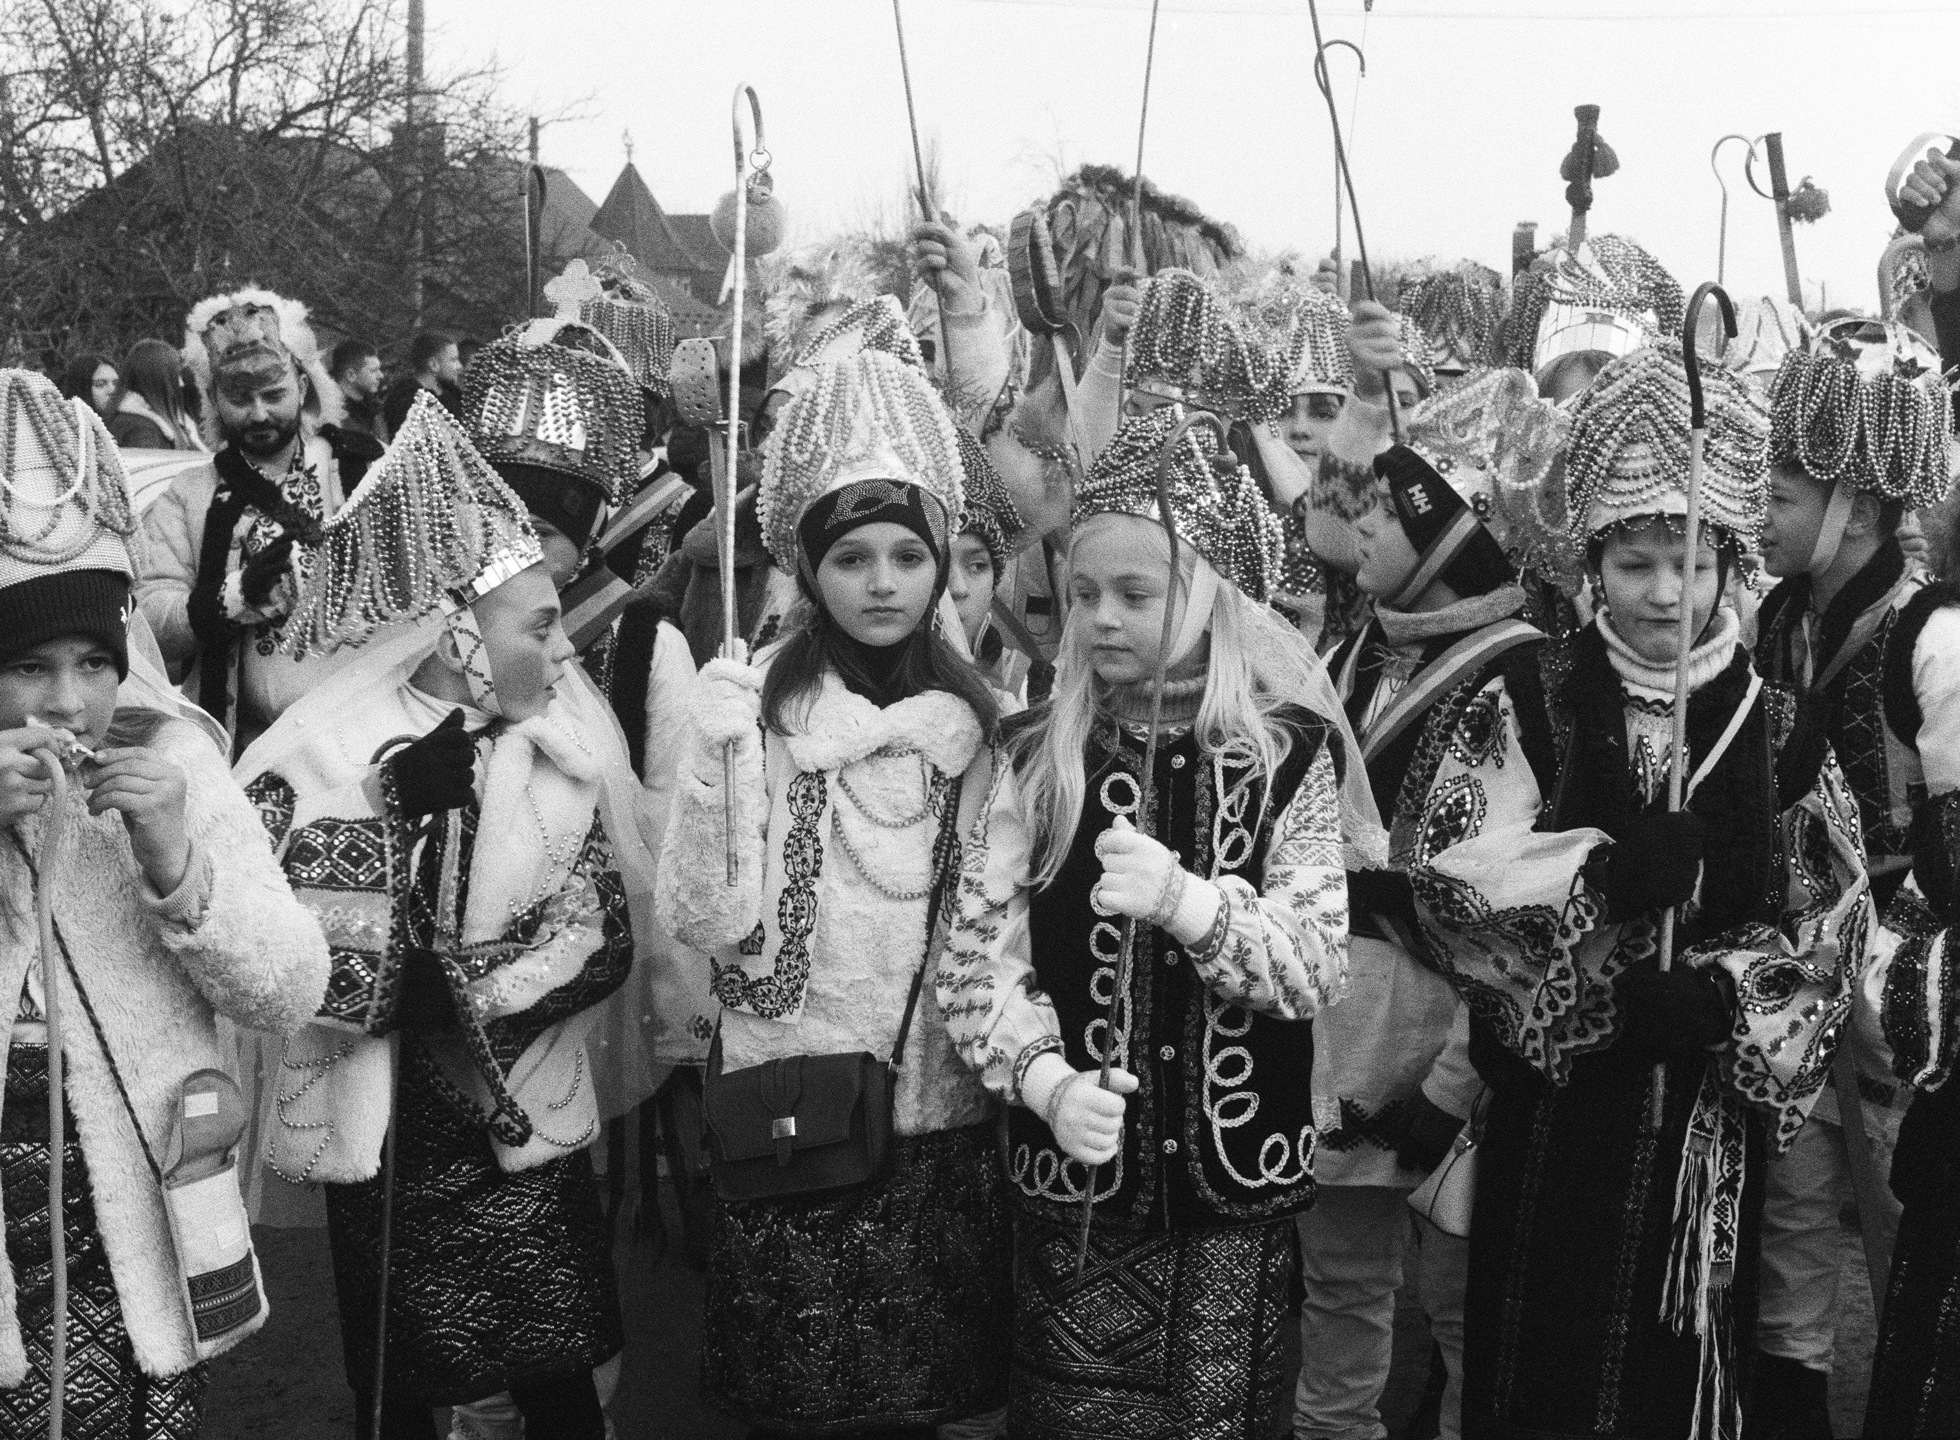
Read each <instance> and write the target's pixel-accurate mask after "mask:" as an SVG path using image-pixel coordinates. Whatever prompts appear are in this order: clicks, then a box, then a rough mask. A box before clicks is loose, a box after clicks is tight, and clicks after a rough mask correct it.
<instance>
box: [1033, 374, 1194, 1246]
mask: <svg viewBox="0 0 1960 1440" xmlns="http://www.w3.org/2000/svg"><path fill="white" fill-rule="evenodd" d="M1194 425H1205V426H1209V427H1210V428H1211V430H1212V432H1213V434H1215V435H1216V436H1217V437H1218V450H1219V453H1220V454H1221V455H1223V454H1225V453H1227V452H1229V450H1230V448H1231V446H1230V441H1229V439H1228V438H1227V435H1226V431H1225V422H1224V421H1223V420H1220V419H1219V418H1218V417H1217V416H1216V415H1213V414H1211V413H1210V412H1209V411H1204V410H1195V411H1192V412H1191V413H1189V414H1187V415H1185V416H1184V417H1183V418H1182V419H1181V420H1179V421H1178V425H1177V428H1176V429H1175V430H1173V431H1171V433H1170V438H1169V439H1167V440H1165V441H1164V448H1163V449H1162V450H1160V451H1158V452H1157V519H1158V521H1159V523H1160V524H1162V526H1163V527H1164V538H1165V539H1166V540H1167V541H1169V542H1170V570H1169V572H1168V579H1167V581H1166V584H1165V587H1164V623H1163V629H1162V633H1161V634H1160V635H1159V636H1158V642H1157V662H1156V664H1155V666H1154V667H1153V668H1152V670H1151V675H1150V734H1149V736H1148V737H1147V738H1146V739H1145V740H1144V745H1143V774H1142V775H1141V777H1139V779H1138V782H1137V808H1136V813H1137V814H1138V815H1142V816H1148V815H1150V814H1151V813H1152V806H1151V800H1152V798H1153V792H1154V791H1155V789H1156V775H1157V732H1158V731H1159V730H1160V729H1161V728H1162V726H1163V720H1164V667H1165V666H1166V665H1167V664H1168V663H1169V661H1170V654H1171V642H1172V640H1173V638H1174V637H1175V635H1176V633H1177V626H1178V621H1179V618H1180V616H1179V609H1180V607H1179V606H1178V605H1177V604H1176V603H1175V602H1176V599H1177V593H1178V587H1179V583H1180V580H1181V576H1182V572H1181V571H1180V569H1179V567H1178V539H1177V521H1176V518H1175V517H1174V516H1173V515H1172V513H1171V502H1170V493H1169V486H1170V462H1171V458H1172V457H1173V456H1174V455H1176V454H1177V448H1178V446H1180V445H1185V444H1189V445H1191V446H1192V447H1193V448H1194V449H1195V448H1197V441H1196V440H1194V439H1192V438H1191V429H1192V427H1193V426H1194ZM1200 458H1202V454H1201V455H1200ZM1187 598H1188V597H1187ZM1118 823H1119V824H1122V822H1120V821H1119V822H1118ZM1124 831H1128V832H1129V833H1128V835H1127V837H1125V836H1124V833H1123V832H1124ZM1142 843H1147V844H1149V845H1152V846H1155V847H1156V848H1157V849H1158V850H1159V851H1163V852H1164V854H1166V855H1168V854H1169V852H1168V851H1164V847H1163V846H1161V845H1158V844H1157V842H1156V841H1155V840H1151V839H1150V838H1149V837H1148V836H1144V835H1140V834H1138V833H1136V832H1135V831H1134V830H1131V829H1130V827H1129V826H1128V825H1127V824H1122V828H1121V829H1120V830H1119V829H1117V828H1115V827H1112V828H1111V833H1110V834H1109V835H1106V836H1104V837H1103V838H1102V839H1101V840H1099V841H1098V842H1097V846H1096V851H1097V854H1098V855H1099V856H1100V857H1101V858H1102V861H1103V878H1102V879H1101V880H1099V881H1098V882H1097V883H1096V890H1097V892H1098V893H1099V898H1100V899H1101V901H1102V903H1103V906H1104V908H1106V909H1109V910H1112V911H1115V912H1117V913H1120V914H1122V915H1123V938H1122V943H1121V945H1120V946H1119V947H1118V949H1117V954H1116V978H1115V983H1114V984H1113V985H1111V986H1110V990H1109V1008H1108V1010H1107V1011H1106V1012H1105V1014H1104V1016H1103V1025H1102V1072H1101V1076H1100V1079H1099V1081H1098V1084H1099V1086H1100V1088H1101V1089H1103V1090H1106V1091H1108V1090H1113V1091H1114V1092H1115V1093H1116V1094H1117V1095H1127V1094H1128V1093H1129V1092H1130V1091H1132V1090H1134V1089H1136V1087H1137V1081H1136V1077H1135V1076H1133V1075H1129V1074H1127V1073H1126V1072H1123V1071H1121V1070H1117V1069H1114V1068H1113V1063H1112V1062H1113V1061H1114V1059H1115V1055H1116V1050H1117V1046H1118V1043H1119V1042H1118V1040H1117V1032H1116V1022H1117V1017H1118V1016H1119V1015H1120V1014H1121V1012H1122V1006H1123V999H1124V997H1125V996H1127V995H1128V994H1129V993H1130V960H1131V957H1132V955H1133V954H1134V952H1135V949H1136V935H1137V921H1138V919H1139V918H1147V917H1149V916H1151V915H1152V914H1153V913H1154V901H1155V898H1156V897H1155V894H1154V892H1153V896H1152V901H1151V902H1149V904H1150V908H1145V907H1144V906H1143V905H1139V906H1138V907H1137V908H1135V909H1133V910H1124V909H1122V907H1120V906H1118V905H1117V904H1115V903H1114V901H1113V899H1112V891H1111V889H1110V886H1111V884H1112V876H1111V873H1110V868H1111V867H1110V860H1111V856H1112V855H1120V856H1121V857H1122V858H1121V859H1120V860H1119V862H1118V864H1119V867H1121V866H1128V867H1130V868H1131V869H1133V870H1134V869H1137V868H1141V863H1142V862H1141V859H1140V857H1141V856H1142V853H1143V852H1142V850H1141V848H1140V846H1141V844H1142ZM1178 873H1180V874H1181V873H1182V872H1181V871H1180V872H1178ZM1172 878H1173V879H1175V878H1176V876H1175V875H1174V876H1173V877H1172ZM1115 883H1116V885H1117V889H1116V891H1115V892H1114V893H1115V894H1119V895H1123V896H1126V897H1127V896H1128V894H1129V893H1130V891H1131V890H1132V889H1135V888H1136V882H1135V881H1134V878H1133V877H1131V876H1127V875H1126V876H1125V877H1123V878H1121V879H1118V880H1116V882H1115ZM1158 884H1159V886H1160V888H1161V886H1162V884H1163V877H1162V876H1161V874H1160V875H1159V876H1158ZM1118 1077H1120V1080H1121V1081H1126V1082H1128V1083H1127V1084H1122V1083H1120V1082H1119V1083H1112V1082H1115V1081H1117V1080H1118ZM1065 1083H1066V1082H1065ZM1070 1088H1073V1089H1075V1090H1078V1091H1079V1090H1080V1089H1081V1088H1082V1087H1080V1086H1073V1087H1070ZM1063 1098H1064V1099H1066V1096H1065V1095H1064V1097H1063ZM1051 1103H1052V1102H1051ZM1116 1103H1117V1105H1118V1106H1119V1107H1120V1106H1121V1104H1122V1102H1121V1101H1120V1100H1118V1101H1117V1102H1116ZM1078 1114H1080V1108H1077V1109H1075V1110H1072V1113H1071V1115H1070V1120H1071V1122H1073V1121H1074V1120H1075V1119H1076V1118H1077V1116H1078ZM1082 1118H1084V1119H1085V1120H1086V1119H1087V1118H1090V1117H1087V1116H1083V1117H1082ZM1117 1121H1118V1133H1119V1135H1120V1132H1121V1110H1120V1108H1119V1109H1118V1112H1117ZM1049 1128H1050V1129H1053V1128H1054V1127H1053V1125H1052V1124H1051V1126H1050V1127H1049ZM1085 1128H1087V1127H1086V1126H1085ZM1055 1138H1056V1139H1057V1140H1060V1139H1061V1138H1062V1137H1061V1135H1060V1134H1059V1133H1057V1135H1056V1137H1055ZM1109 1153H1110V1154H1111V1155H1114V1154H1115V1153H1116V1151H1115V1145H1114V1143H1112V1144H1111V1146H1110V1148H1109ZM1078 1158H1081V1157H1079V1156H1078ZM1101 1169H1102V1165H1101V1162H1100V1161H1098V1162H1095V1163H1093V1164H1091V1165H1090V1167H1089V1180H1088V1183H1087V1184H1086V1185H1085V1186H1084V1187H1083V1190H1082V1231H1081V1234H1080V1236H1079V1237H1078V1238H1077V1240H1076V1246H1075V1274H1076V1278H1077V1279H1080V1278H1081V1277H1082V1272H1083V1271H1084V1270H1085V1269H1086V1268H1087V1266H1088V1263H1089V1226H1090V1224H1091V1222H1092V1221H1093V1219H1094V1216H1095V1211H1096V1179H1097V1176H1098V1173H1099V1172H1100V1171H1101Z"/></svg>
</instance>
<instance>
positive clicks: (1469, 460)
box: [1403, 366, 1580, 589]
mask: <svg viewBox="0 0 1960 1440" xmlns="http://www.w3.org/2000/svg"><path fill="white" fill-rule="evenodd" d="M1571 429H1572V425H1571V421H1570V419H1569V418H1568V417H1567V416H1566V414H1565V413H1564V412H1563V411H1561V410H1560V409H1559V408H1558V407H1557V406H1556V405H1554V404H1552V403H1551V402H1550V401H1549V400H1544V399H1541V398H1540V397H1539V394H1538V384H1537V382H1536V381H1534V380H1533V379H1532V378H1531V377H1530V376H1529V375H1527V374H1525V373H1524V371H1522V370H1517V369H1513V368H1511V367H1509V366H1505V367H1502V368H1496V369H1489V370H1484V371H1482V372H1480V373H1479V374H1476V375H1473V376H1471V377H1469V378H1467V379H1465V380H1464V381H1463V383H1462V384H1460V385H1457V386H1455V387H1453V388H1452V389H1449V390H1446V391H1444V392H1443V393H1442V394H1440V395H1438V396H1437V397H1436V398H1435V399H1434V400H1432V401H1430V402H1429V403H1428V404H1427V405H1424V406H1423V407H1422V408H1421V409H1420V410H1419V411H1417V412H1416V414H1415V415H1414V416H1413V417H1412V418H1411V419H1410V421H1409V429H1408V434H1407V436H1406V438H1405V440H1404V442H1403V443H1405V444H1406V445H1408V447H1409V448H1410V449H1412V450H1414V451H1415V452H1416V453H1417V454H1418V455H1420V456H1421V457H1422V458H1423V460H1424V461H1426V462H1427V463H1428V465H1429V466H1430V468H1431V469H1433V470H1434V471H1435V472H1436V473H1437V474H1438V475H1439V476H1441V477H1442V479H1443V480H1444V482H1445V483H1446V484H1448V485H1449V487H1450V488H1451V489H1452V490H1454V491H1456V493H1457V494H1458V495H1460V496H1461V497H1462V498H1463V500H1464V503H1465V504H1467V505H1469V507H1470V508H1471V510H1473V511H1474V512H1475V513H1476V516H1477V518H1478V519H1479V520H1481V521H1482V522H1483V525H1484V528H1485V529H1486V530H1488V531H1490V533H1491V537H1492V538H1493V539H1495V540H1496V541H1497V543H1498V546H1499V547H1500V548H1501V549H1502V550H1503V551H1504V554H1505V556H1506V557H1507V558H1509V559H1510V561H1511V562H1512V564H1514V565H1516V566H1517V567H1518V568H1519V569H1521V570H1531V571H1535V572H1536V573H1538V574H1540V575H1542V576H1544V577H1546V578H1547V579H1550V580H1554V581H1556V582H1558V583H1559V584H1560V586H1561V587H1562V588H1568V589H1569V588H1572V587H1576V585H1577V583H1578V581H1579V578H1580V577H1579V574H1578V570H1577V567H1576V565H1575V564H1574V559H1573V555H1572V552H1571V546H1570V543H1569V542H1568V540H1567V538H1566V517H1565V491H1564V487H1563V486H1562V484H1561V483H1560V474H1559V459H1560V456H1561V454H1562V453H1563V451H1564V448H1565V445H1566V441H1567V439H1568V437H1569V436H1570V434H1571Z"/></svg>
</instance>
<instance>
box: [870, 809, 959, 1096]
mask: <svg viewBox="0 0 1960 1440" xmlns="http://www.w3.org/2000/svg"><path fill="white" fill-rule="evenodd" d="M965 783H966V777H965V776H964V775H955V776H954V777H953V779H952V782H951V783H950V784H948V785H947V787H946V793H945V794H944V796H942V797H941V804H942V805H943V806H944V807H945V808H944V809H943V810H942V811H941V812H940V816H939V834H938V836H937V837H936V838H935V839H934V840H933V842H932V849H933V856H932V888H931V889H930V890H929V891H927V892H926V953H925V954H923V955H921V956H920V957H919V968H918V969H917V970H915V971H913V972H912V989H911V991H910V992H909V993H908V994H907V995H906V997H905V1018H904V1019H903V1020H900V1021H899V1022H898V1039H897V1040H896V1041H895V1042H893V1044H892V1058H891V1059H890V1061H888V1062H887V1063H888V1064H890V1066H891V1067H892V1069H894V1070H896V1069H897V1068H898V1062H899V1060H900V1059H901V1058H902V1057H903V1056H904V1054H905V1041H906V1037H907V1036H909V1035H910V1034H911V1033H912V1015H913V1013H914V1012H915V1011H917V1010H918V1008H919V992H920V991H921V990H922V989H924V988H925V983H926V967H927V966H928V965H930V964H931V963H932V937H933V934H934V932H935V931H937V930H938V929H939V902H940V900H941V899H942V898H943V897H944V896H945V894H946V882H947V881H948V880H949V879H950V878H951V876H952V872H953V863H952V862H953V851H954V850H955V849H957V848H958V846H959V813H960V796H961V793H962V790H963V787H964V786H965Z"/></svg>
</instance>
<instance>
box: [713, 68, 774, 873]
mask: <svg viewBox="0 0 1960 1440" xmlns="http://www.w3.org/2000/svg"><path fill="white" fill-rule="evenodd" d="M744 98H746V99H747V100H748V109H749V116H750V118H751V120H752V121H753V128H754V131H755V141H754V143H753V144H751V143H749V141H747V140H746V139H745V138H744V137H743V134H742V101H743V100H744ZM729 127H730V131H731V133H732V134H733V136H734V142H735V247H734V249H735V258H734V266H733V270H732V274H733V275H734V277H735V285H734V292H735V306H734V311H733V313H732V315H731V316H730V320H729V330H728V436H727V456H728V463H727V466H726V467H725V470H724V472H723V473H724V477H725V478H724V479H723V481H722V485H721V488H720V492H719V493H718V494H716V496H715V497H714V498H715V511H716V513H717V515H718V516H719V517H720V520H721V523H720V524H719V525H718V526H716V527H715V528H716V534H715V547H716V549H717V550H718V551H719V552H720V555H719V558H720V561H721V653H722V654H723V655H724V656H726V657H727V658H729V659H731V660H732V659H734V658H735V654H736V646H737V644H738V643H739V642H738V639H737V636H736V633H735V632H736V615H735V488H736V462H737V460H738V459H739V457H740V454H741V444H742V306H743V303H744V301H745V300H746V299H747V296H748V289H749V200H750V198H751V197H750V194H749V191H750V188H751V187H752V186H753V187H758V189H759V193H758V195H757V196H756V197H755V198H757V199H758V200H760V199H766V198H767V197H768V195H769V191H770V187H771V185H772V184H773V182H772V181H771V180H770V178H769V162H770V159H771V156H770V154H769V148H768V145H767V144H766V143H765V141H764V140H763V134H762V101H761V100H760V99H759V98H758V97H757V96H756V93H755V87H754V86H752V85H750V84H749V83H748V82H747V81H744V82H742V83H741V84H739V85H737V86H736V87H735V98H734V99H733V100H732V101H731V102H730V105H729ZM721 760H722V799H723V805H724V810H723V815H724V820H725V823H726V829H727V835H728V883H729V884H730V885H733V884H734V883H735V881H736V875H737V871H738V870H739V868H740V866H739V852H738V850H737V847H736V843H735V742H734V741H732V740H731V741H729V742H728V743H727V744H726V745H725V746H723V747H722V752H721Z"/></svg>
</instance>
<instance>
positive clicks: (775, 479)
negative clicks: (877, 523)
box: [756, 350, 965, 571]
mask: <svg viewBox="0 0 1960 1440" xmlns="http://www.w3.org/2000/svg"><path fill="white" fill-rule="evenodd" d="M874 479H875V480H897V481H901V482H903V483H906V484H910V485H916V486H917V487H918V488H919V489H920V490H922V491H923V492H925V494H926V495H928V496H930V497H931V498H932V499H933V500H934V501H936V502H937V503H938V505H939V507H940V508H941V510H942V511H943V512H944V515H945V519H946V521H947V522H948V523H950V522H951V521H952V520H953V519H954V518H955V517H957V516H958V515H959V514H960V513H961V509H962V506H963V505H964V496H965V485H964V483H963V472H962V467H961V464H960V441H959V430H958V427H957V426H955V425H954V423H953V418H952V416H951V415H950V414H949V413H948V412H947V410H946V407H945V406H944V405H943V404H941V403H940V400H939V396H938V395H937V394H936V393H934V391H933V388H932V382H931V381H929V380H928V379H926V377H925V374H924V373H923V372H922V371H921V370H920V369H918V368H917V367H916V366H912V365H907V364H906V363H905V362H904V361H902V360H898V359H896V358H894V357H893V356H890V355H887V354H885V353H884V352H882V351H879V350H865V351H862V352H860V353H859V354H857V355H854V356H852V357H851V358H850V359H848V360H840V361H838V362H836V363H835V364H831V365H825V366H823V367H821V368H820V369H818V370H817V371H816V372H815V376H814V379H813V382H812V384H811V385H810V386H809V388H808V389H806V390H805V391H804V392H803V393H802V394H800V395H797V396H796V397H795V398H794V399H792V400H791V401H790V402H789V404H788V405H786V406H785V407H783V411H782V413H781V415H780V416H778V417H777V421H776V428H775V429H774V430H773V431H771V432H770V436H769V449H768V458H767V460H766V461H765V462H764V464H763V469H762V484H761V488H760V489H759V491H758V492H757V495H756V516H757V519H758V520H759V521H760V522H761V525H762V541H763V544H764V546H766V547H767V549H768V551H769V553H770V555H771V556H772V557H774V559H775V561H776V563H777V564H778V565H780V566H782V567H783V568H784V569H785V570H790V571H794V570H795V569H796V566H797V555H798V548H797V534H796V527H797V522H798V521H800V520H801V519H802V518H803V512H804V511H805V510H807V509H809V507H810V506H811V504H812V503H814V502H815V501H816V500H818V499H819V498H821V497H822V496H824V495H827V494H829V493H830V492H831V491H833V490H840V489H842V488H843V487H844V486H846V485H850V484H853V483H855V482H857V481H859V480H874Z"/></svg>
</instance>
